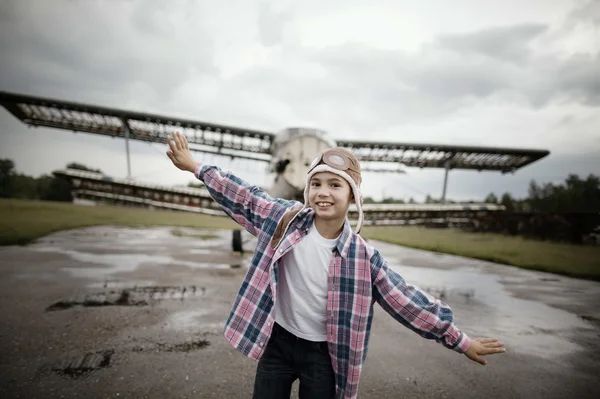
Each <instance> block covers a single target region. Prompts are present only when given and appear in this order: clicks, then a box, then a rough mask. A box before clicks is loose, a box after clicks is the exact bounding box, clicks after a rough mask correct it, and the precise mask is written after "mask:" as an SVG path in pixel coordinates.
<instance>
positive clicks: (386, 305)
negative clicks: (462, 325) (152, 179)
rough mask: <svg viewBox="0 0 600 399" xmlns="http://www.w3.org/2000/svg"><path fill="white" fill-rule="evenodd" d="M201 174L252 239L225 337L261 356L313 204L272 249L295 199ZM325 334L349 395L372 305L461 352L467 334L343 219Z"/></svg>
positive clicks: (202, 170) (341, 393)
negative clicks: (282, 266)
mask: <svg viewBox="0 0 600 399" xmlns="http://www.w3.org/2000/svg"><path fill="white" fill-rule="evenodd" d="M195 175H196V177H197V178H198V179H199V180H201V181H203V182H204V184H205V186H206V188H207V189H208V190H209V192H210V194H211V195H212V197H213V198H214V200H215V201H216V202H217V203H219V204H220V206H221V207H222V209H223V210H224V212H225V213H226V214H227V215H229V216H230V217H231V218H232V219H233V220H235V221H236V222H237V223H239V224H240V225H241V226H242V227H243V228H245V229H246V230H247V231H248V232H249V233H250V234H252V235H254V236H255V237H257V238H258V243H257V246H256V249H255V251H254V255H253V258H252V261H251V264H250V265H249V270H248V273H247V274H246V277H245V279H244V282H243V283H242V286H241V288H240V290H239V292H238V295H237V297H236V298H235V302H234V304H233V309H232V311H231V313H230V315H229V317H228V319H227V322H226V323H225V331H224V335H225V337H226V339H227V340H228V341H229V342H230V343H231V345H233V346H234V347H235V348H237V349H238V350H239V351H241V352H242V353H243V354H244V355H246V356H248V357H250V358H252V359H254V360H259V359H260V358H261V356H262V354H263V352H264V350H265V348H266V345H267V343H268V342H269V338H270V336H271V331H272V328H273V324H274V322H275V314H274V312H275V306H274V303H275V302H274V301H275V300H276V299H277V284H278V279H279V273H278V268H279V263H280V260H281V258H282V256H283V255H285V254H286V253H287V252H289V251H291V250H292V249H293V248H294V246H295V245H297V244H298V243H299V242H300V241H301V240H302V239H303V238H304V236H306V234H307V233H308V231H309V227H310V226H311V225H312V223H313V220H314V211H313V210H312V209H310V208H307V209H304V210H302V211H301V212H300V213H298V214H297V215H296V217H295V218H294V219H292V220H291V222H290V224H289V228H288V229H287V230H286V233H285V235H284V236H283V238H282V239H281V241H280V242H279V245H277V246H276V247H275V248H272V246H271V245H270V242H271V238H272V237H273V235H274V233H275V229H276V227H277V224H278V223H279V221H280V219H281V217H282V216H283V214H284V213H285V212H286V211H287V210H289V209H290V208H291V207H292V206H294V205H297V204H298V202H297V201H288V200H285V199H275V198H271V197H270V196H269V195H268V194H267V193H265V192H264V191H263V190H261V189H260V188H258V187H255V186H252V185H250V184H248V183H246V182H245V181H243V180H242V179H240V178H238V177H237V176H235V175H233V174H231V173H226V172H224V171H222V170H221V169H220V168H218V167H215V166H209V165H202V166H198V168H197V169H196V171H195ZM328 287H329V288H328V290H329V293H328V301H327V320H328V323H327V337H328V346H329V353H330V356H331V360H332V366H333V370H334V372H335V375H336V398H355V397H356V396H357V392H358V384H359V379H360V374H361V370H362V366H363V363H364V361H365V358H366V355H367V348H368V343H369V335H370V331H371V323H372V321H373V314H374V304H375V303H378V304H379V305H380V306H381V307H382V308H383V309H384V310H385V311H386V312H387V313H389V314H390V315H391V316H392V317H393V318H394V319H396V320H397V321H398V322H400V323H402V324H403V325H404V326H406V327H408V328H410V329H411V330H413V331H414V332H416V333H417V334H419V335H421V336H422V337H424V338H427V339H433V340H436V341H437V342H439V343H441V344H442V345H444V346H445V347H447V348H450V349H453V350H455V351H457V352H459V353H464V352H465V351H466V350H467V349H468V348H469V346H470V344H471V340H470V339H469V337H468V336H467V335H466V334H464V333H462V332H461V331H460V330H459V329H458V328H457V327H456V326H455V325H454V324H453V313H452V310H451V309H450V308H449V307H448V306H447V305H446V304H445V303H443V302H441V301H439V300H435V299H433V298H431V297H430V296H428V295H427V294H425V293H424V292H422V291H420V290H419V289H418V288H416V287H414V286H411V285H409V284H407V283H406V282H405V281H404V279H403V278H402V277H401V276H400V275H399V274H398V273H397V272H395V271H394V270H392V269H390V268H389V267H388V265H387V262H386V260H385V259H384V258H383V257H382V256H381V254H380V253H379V252H378V251H377V250H376V249H374V248H373V247H372V246H370V245H369V244H367V242H366V241H365V240H364V239H362V237H360V236H359V235H357V234H356V233H354V232H353V231H352V228H351V226H350V223H349V222H348V221H347V220H346V223H345V225H344V228H343V231H342V233H341V235H340V237H339V239H338V242H337V245H336V247H335V248H334V250H333V258H332V260H331V263H330V265H329V281H328Z"/></svg>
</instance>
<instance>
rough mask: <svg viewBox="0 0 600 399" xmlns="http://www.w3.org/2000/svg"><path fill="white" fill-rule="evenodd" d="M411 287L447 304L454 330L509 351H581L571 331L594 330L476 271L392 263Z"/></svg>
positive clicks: (501, 279)
mask: <svg viewBox="0 0 600 399" xmlns="http://www.w3.org/2000/svg"><path fill="white" fill-rule="evenodd" d="M390 267H391V268H393V269H394V270H396V271H398V272H399V273H400V274H401V275H402V276H403V277H404V279H405V280H406V281H407V282H408V283H409V284H413V285H416V286H418V287H420V288H421V289H423V290H425V291H426V292H428V293H430V294H431V295H433V296H435V297H437V298H440V299H442V300H443V301H444V302H446V303H448V304H449V305H450V306H451V307H452V308H453V310H454V311H455V319H456V322H457V325H458V326H459V327H461V328H463V329H464V330H465V332H466V333H468V334H469V336H471V337H473V338H476V337H481V336H490V337H496V338H499V339H500V340H502V341H503V342H504V343H505V344H506V346H507V349H508V350H516V351H518V352H526V353H530V354H535V355H537V356H542V357H551V356H556V355H563V354H568V353H572V352H573V351H577V350H579V349H582V348H581V347H580V346H579V345H578V344H576V343H574V342H571V341H570V337H571V336H572V335H574V333H575V332H574V330H575V329H585V330H590V329H594V327H593V326H591V325H590V323H588V322H586V321H585V320H583V319H582V318H580V317H578V316H577V315H575V314H572V313H569V312H567V311H564V310H561V309H558V308H555V307H551V306H548V305H546V304H544V303H541V302H536V301H529V300H525V299H519V298H515V297H513V296H511V295H510V294H509V293H508V291H507V290H506V289H505V288H504V287H503V283H504V282H505V281H512V280H514V279H517V278H510V279H509V278H507V277H500V276H495V275H492V274H482V273H481V272H480V271H477V270H469V269H465V270H463V269H458V270H457V269H454V270H441V269H432V268H426V267H412V266H401V265H398V264H395V265H394V264H390Z"/></svg>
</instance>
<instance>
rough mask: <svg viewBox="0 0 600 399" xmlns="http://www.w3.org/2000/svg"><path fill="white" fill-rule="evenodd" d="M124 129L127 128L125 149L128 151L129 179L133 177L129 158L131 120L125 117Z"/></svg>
mask: <svg viewBox="0 0 600 399" xmlns="http://www.w3.org/2000/svg"><path fill="white" fill-rule="evenodd" d="M122 121H123V129H125V151H126V152H127V180H129V179H131V162H130V160H129V136H130V134H131V132H130V130H129V122H128V121H127V119H125V118H123V119H122Z"/></svg>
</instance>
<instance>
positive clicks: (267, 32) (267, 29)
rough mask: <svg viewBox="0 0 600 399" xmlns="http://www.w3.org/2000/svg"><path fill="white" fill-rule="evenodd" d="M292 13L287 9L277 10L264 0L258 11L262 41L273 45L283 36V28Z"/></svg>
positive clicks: (269, 45)
mask: <svg viewBox="0 0 600 399" xmlns="http://www.w3.org/2000/svg"><path fill="white" fill-rule="evenodd" d="M289 18H290V14H289V13H288V12H285V11H280V12H277V11H275V10H274V9H273V5H272V4H270V3H266V2H262V3H261V4H260V8H259V11H258V21H257V24H258V33H259V38H260V41H261V43H262V44H263V45H264V46H266V47H271V46H274V45H276V44H278V43H279V42H281V39H282V37H283V30H284V27H285V24H286V22H287V21H288V20H289Z"/></svg>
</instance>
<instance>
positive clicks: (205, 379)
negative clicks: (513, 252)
mask: <svg viewBox="0 0 600 399" xmlns="http://www.w3.org/2000/svg"><path fill="white" fill-rule="evenodd" d="M171 230H172V229H171V228H164V227H161V228H143V229H142V228H140V229H134V228H118V227H94V228H84V229H75V230H69V231H63V232H58V233H54V234H51V235H48V236H46V237H44V238H42V239H40V240H38V241H36V242H35V243H33V244H30V245H27V246H9V247H2V248H0V312H1V314H2V323H0V397H1V398H77V397H87V398H228V399H229V398H250V397H251V396H252V386H253V382H254V373H255V370H256V363H255V362H254V361H253V360H250V359H248V358H246V357H244V356H243V355H242V354H241V353H239V352H237V351H236V350H235V349H234V348H232V347H231V346H230V345H229V344H228V343H227V342H226V341H225V339H224V338H223V336H222V328H223V323H224V322H225V320H226V318H227V316H228V314H229V311H230V310H231V306H232V303H233V300H234V298H235V295H236V293H237V290H238V288H239V286H240V284H241V282H242V280H243V278H244V275H245V273H246V270H247V265H248V263H249V260H250V256H251V253H250V252H247V253H245V254H244V255H243V256H241V255H236V254H233V253H232V252H231V232H226V231H212V230H211V231H205V232H204V233H206V234H210V235H211V236H210V237H206V238H205V239H199V238H197V237H196V238H195V237H190V236H180V237H178V236H175V235H173V234H172V231H171ZM178 230H182V231H186V229H181V228H178ZM188 232H189V233H190V234H192V233H193V234H198V231H197V230H193V231H191V230H190V231H188ZM245 240H246V242H245V244H244V245H245V249H246V250H247V251H251V250H252V248H253V246H254V241H253V240H252V238H251V237H249V236H248V235H247V236H245ZM371 243H372V244H373V245H374V246H375V247H377V248H378V249H379V250H380V251H381V253H382V254H383V255H384V257H385V258H386V259H387V260H388V262H389V264H390V267H392V268H394V269H396V270H398V271H399V272H400V273H401V274H402V275H403V277H404V278H405V279H406V280H407V282H409V283H411V284H415V285H418V286H419V287H421V288H423V289H424V290H426V291H427V292H429V293H430V294H431V295H433V296H436V297H439V298H441V299H443V300H444V301H445V302H446V303H448V304H449V305H450V306H451V307H452V309H453V310H454V313H455V316H456V319H455V321H456V323H457V325H458V326H459V327H460V328H461V329H462V330H463V331H465V333H467V334H468V335H469V336H471V337H474V338H476V337H487V336H490V337H497V338H499V339H501V340H502V341H503V342H504V343H505V344H506V348H507V351H506V353H504V354H500V355H493V356H488V357H487V360H488V365H487V366H481V365H479V364H477V363H475V362H472V361H470V360H469V359H467V358H466V357H465V356H463V355H460V354H457V353H455V352H453V351H450V350H448V349H446V348H444V347H443V346H442V345H440V344H438V343H436V342H434V341H429V340H426V339H423V338H421V337H419V336H418V335H416V334H415V333H413V332H411V331H409V330H408V329H406V328H405V327H403V326H401V325H400V324H399V323H398V322H396V321H394V320H393V319H392V318H391V317H390V316H389V315H387V314H386V313H385V312H384V311H383V309H382V308H380V307H379V306H376V315H375V319H374V325H373V331H372V336H371V340H370V347H369V352H368V357H367V360H366V363H365V366H364V371H363V375H362V379H361V383H360V388H359V397H360V398H399V397H410V398H527V399H534V398H598V397H600V388H599V383H600V307H599V306H598V305H599V304H600V283H598V282H592V281H585V280H579V279H573V278H568V277H562V276H557V275H553V274H548V273H541V272H534V271H526V270H522V269H518V268H515V267H510V266H505V265H498V264H492V263H488V262H483V261H478V260H473V259H468V258H462V257H457V256H450V255H442V254H436V253H431V252H426V251H420V250H415V249H409V248H404V247H401V246H395V245H390V244H385V243H382V242H376V241H372V242H371ZM297 388H298V383H297V382H296V383H295V385H294V391H293V394H292V397H297Z"/></svg>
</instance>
